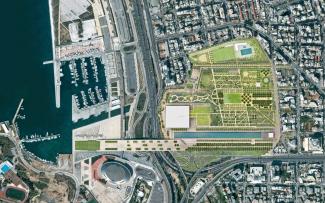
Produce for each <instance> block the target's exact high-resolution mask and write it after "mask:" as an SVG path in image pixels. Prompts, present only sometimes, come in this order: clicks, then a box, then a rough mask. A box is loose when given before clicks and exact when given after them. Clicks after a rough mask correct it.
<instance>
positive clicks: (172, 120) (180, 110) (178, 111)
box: [165, 105, 190, 128]
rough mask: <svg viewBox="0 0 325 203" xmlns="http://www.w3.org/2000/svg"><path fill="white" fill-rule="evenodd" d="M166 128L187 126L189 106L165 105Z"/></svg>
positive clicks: (188, 124) (188, 125) (188, 123)
mask: <svg viewBox="0 0 325 203" xmlns="http://www.w3.org/2000/svg"><path fill="white" fill-rule="evenodd" d="M165 121H166V128H189V127H190V107H189V106H171V105H167V106H166V117H165Z"/></svg>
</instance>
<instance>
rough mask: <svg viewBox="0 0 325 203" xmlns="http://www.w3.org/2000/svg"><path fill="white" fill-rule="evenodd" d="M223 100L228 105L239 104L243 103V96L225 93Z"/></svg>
mask: <svg viewBox="0 0 325 203" xmlns="http://www.w3.org/2000/svg"><path fill="white" fill-rule="evenodd" d="M223 100H224V103H226V104H239V103H241V96H240V94H238V93H225V94H224V96H223Z"/></svg>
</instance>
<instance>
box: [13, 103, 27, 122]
mask: <svg viewBox="0 0 325 203" xmlns="http://www.w3.org/2000/svg"><path fill="white" fill-rule="evenodd" d="M23 102H24V99H23V98H22V99H21V100H20V102H19V105H18V107H17V110H16V113H15V115H14V117H13V119H12V121H11V123H12V124H14V123H15V122H16V119H17V116H18V115H19V111H20V109H21V107H22V105H23Z"/></svg>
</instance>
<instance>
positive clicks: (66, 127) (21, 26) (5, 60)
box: [0, 0, 71, 161]
mask: <svg viewBox="0 0 325 203" xmlns="http://www.w3.org/2000/svg"><path fill="white" fill-rule="evenodd" d="M2 8H6V9H2V11H1V12H0V16H1V19H3V20H2V25H1V26H2V28H1V32H0V41H1V43H0V44H1V46H0V49H1V54H0V60H1V66H0V76H1V78H0V121H4V120H10V121H11V120H12V118H13V116H14V114H15V111H16V108H17V106H18V104H19V101H20V99H21V98H24V103H23V108H24V109H23V110H22V111H21V112H20V114H21V115H25V116H26V119H24V120H18V126H19V130H20V134H21V136H25V135H32V134H39V135H45V134H46V132H48V133H54V134H57V133H59V134H61V138H60V139H58V140H53V141H46V142H41V143H31V144H26V148H27V149H28V150H30V151H31V152H32V153H35V154H36V155H37V156H39V157H40V158H45V159H48V160H52V161H54V160H55V157H56V156H57V154H58V153H70V152H71V122H69V121H70V120H71V119H70V118H71V107H70V106H69V105H62V106H63V108H61V109H59V110H58V109H56V107H55V100H54V85H53V83H54V82H53V67H52V65H46V66H44V65H43V61H46V60H49V59H51V58H52V50H51V31H50V18H49V8H48V1H47V0H28V1H20V0H11V1H3V2H2ZM69 100H70V102H71V98H69V97H66V96H64V95H63V101H62V102H63V103H68V102H69ZM69 108H70V110H69Z"/></svg>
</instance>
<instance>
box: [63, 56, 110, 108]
mask: <svg viewBox="0 0 325 203" xmlns="http://www.w3.org/2000/svg"><path fill="white" fill-rule="evenodd" d="M64 69H68V70H69V71H68V74H67V71H64ZM63 72H65V73H63ZM66 74H67V75H66ZM61 77H64V81H66V82H67V83H69V84H70V88H71V89H70V91H71V94H72V97H73V100H74V102H75V104H76V107H77V108H78V110H85V109H87V108H90V107H93V106H96V105H99V104H102V103H105V102H107V101H108V91H107V80H106V73H105V68H104V64H102V60H101V58H100V57H86V58H78V59H72V60H70V61H63V62H61Z"/></svg>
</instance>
